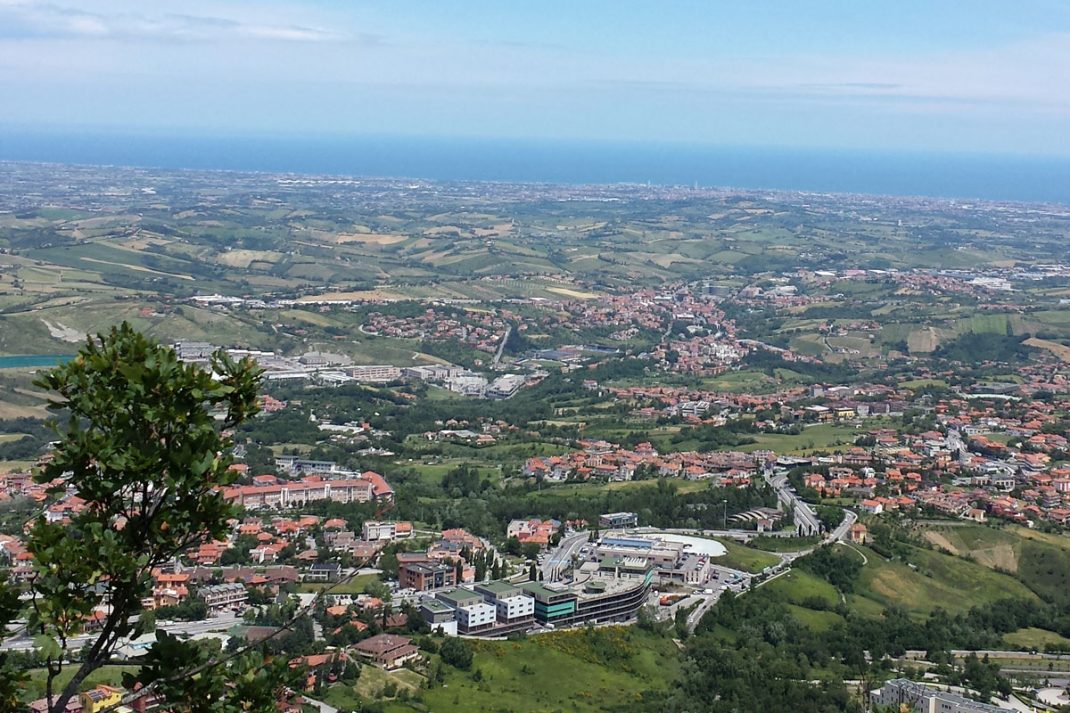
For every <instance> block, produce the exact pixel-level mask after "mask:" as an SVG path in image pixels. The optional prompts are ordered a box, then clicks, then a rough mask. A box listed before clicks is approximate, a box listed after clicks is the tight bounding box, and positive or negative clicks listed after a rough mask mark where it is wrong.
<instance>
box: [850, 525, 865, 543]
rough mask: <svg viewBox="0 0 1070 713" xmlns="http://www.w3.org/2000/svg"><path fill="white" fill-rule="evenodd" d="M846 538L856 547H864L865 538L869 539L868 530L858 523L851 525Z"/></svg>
mask: <svg viewBox="0 0 1070 713" xmlns="http://www.w3.org/2000/svg"><path fill="white" fill-rule="evenodd" d="M848 536H849V537H850V539H851V542H853V543H855V544H856V545H864V544H866V538H867V537H869V528H867V527H866V526H865V525H863V524H862V523H860V522H856V523H855V524H853V525H851V529H850V531H849V532H848Z"/></svg>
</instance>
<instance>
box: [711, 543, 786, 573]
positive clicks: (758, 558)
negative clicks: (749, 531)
mask: <svg viewBox="0 0 1070 713" xmlns="http://www.w3.org/2000/svg"><path fill="white" fill-rule="evenodd" d="M717 541H718V542H720V543H721V544H722V545H724V547H725V549H726V550H728V553H727V554H725V555H723V556H721V557H718V558H717V564H719V565H723V566H725V567H731V568H732V569H741V570H743V571H744V572H761V571H762V570H763V569H765V568H766V567H772V566H773V565H775V564H777V563H778V562H780V558H779V557H777V556H776V555H771V554H769V553H768V552H763V551H762V550H756V549H754V548H753V547H747V546H746V545H741V544H739V543H738V542H736V541H734V540H729V539H725V538H717Z"/></svg>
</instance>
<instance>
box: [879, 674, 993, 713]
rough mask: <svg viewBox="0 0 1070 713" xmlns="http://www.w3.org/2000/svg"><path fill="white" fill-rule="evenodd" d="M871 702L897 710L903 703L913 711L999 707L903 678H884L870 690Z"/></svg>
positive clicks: (968, 712)
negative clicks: (882, 682)
mask: <svg viewBox="0 0 1070 713" xmlns="http://www.w3.org/2000/svg"><path fill="white" fill-rule="evenodd" d="M873 702H874V703H875V704H877V705H880V706H887V707H889V708H891V709H892V710H896V711H898V710H900V707H901V706H906V707H907V708H908V709H909V710H912V711H914V713H1000V712H1002V711H1003V709H1002V708H1000V707H999V706H994V705H991V704H989V703H979V702H978V701H974V700H970V699H969V698H966V697H965V696H961V695H959V694H958V693H952V692H950V691H940V690H938V689H935V688H930V687H928V686H924V685H922V684H920V683H917V682H915V681H911V680H908V679H905V678H896V679H892V680H891V681H888V682H887V683H885V684H884V685H883V686H881V687H880V688H879V689H877V690H876V691H873Z"/></svg>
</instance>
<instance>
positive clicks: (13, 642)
mask: <svg viewBox="0 0 1070 713" xmlns="http://www.w3.org/2000/svg"><path fill="white" fill-rule="evenodd" d="M242 622H243V620H242V618H241V616H237V615H234V614H227V615H226V616H218V617H213V618H211V619H205V620H204V621H167V622H163V621H158V622H156V628H157V629H163V630H164V631H167V632H168V633H171V634H179V635H184V636H196V635H197V634H206V633H208V632H212V631H228V630H230V629H231V628H233V627H234V626H236V625H238V624H241V623H242ZM96 638H97V637H96V635H89V636H77V637H75V638H73V639H71V643H70V647H69V648H70V649H71V650H72V651H73V650H75V649H80V648H81V647H82V646H84V645H85V644H88V643H91V642H92V641H95V640H96ZM125 643H127V642H126V641H123V642H120V644H119V645H120V646H122V645H123V644H125ZM33 648H34V643H33V637H30V636H26V635H22V636H16V637H13V638H11V639H7V640H5V641H4V642H3V643H2V644H0V649H3V650H12V651H30V650H32V649H33Z"/></svg>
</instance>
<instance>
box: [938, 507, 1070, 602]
mask: <svg viewBox="0 0 1070 713" xmlns="http://www.w3.org/2000/svg"><path fill="white" fill-rule="evenodd" d="M924 535H925V537H926V538H927V539H928V540H929V541H930V542H932V543H933V544H935V545H936V546H937V547H940V548H942V549H945V550H947V551H949V552H952V553H954V554H957V555H960V556H968V557H970V558H971V559H973V560H974V561H975V562H977V563H978V564H980V565H982V566H985V567H988V568H991V569H994V570H1001V571H1005V572H1011V573H1013V574H1015V575H1016V576H1017V578H1018V579H1019V580H1020V581H1021V582H1022V583H1024V584H1025V585H1026V586H1027V587H1029V589H1031V590H1032V591H1034V592H1035V593H1036V594H1038V595H1039V596H1040V597H1041V598H1042V599H1046V600H1049V601H1053V602H1057V603H1061V604H1065V603H1068V602H1070V538H1067V537H1065V536H1060V535H1053V534H1046V533H1041V532H1035V531H1033V530H1028V529H1026V528H1021V527H1010V528H1003V529H996V528H992V527H985V526H983V525H971V526H965V527H943V528H941V527H932V528H927V529H926V530H925V533H924Z"/></svg>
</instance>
